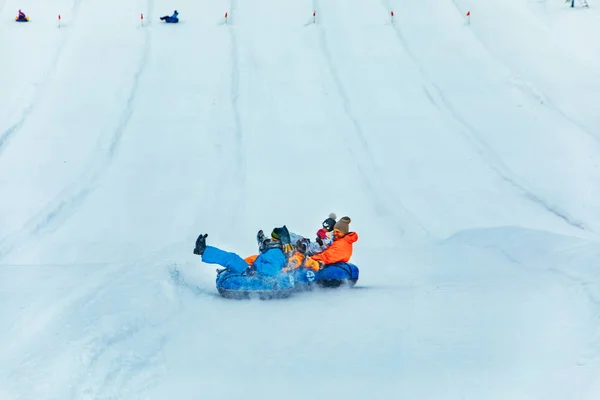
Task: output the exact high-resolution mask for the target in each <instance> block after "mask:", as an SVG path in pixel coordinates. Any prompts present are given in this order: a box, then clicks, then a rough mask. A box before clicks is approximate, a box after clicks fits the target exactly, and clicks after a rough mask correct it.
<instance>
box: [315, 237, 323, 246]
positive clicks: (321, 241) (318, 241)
mask: <svg viewBox="0 0 600 400" xmlns="http://www.w3.org/2000/svg"><path fill="white" fill-rule="evenodd" d="M315 242H317V243H319V246H323V239H321V238H320V237H318V236H317V238H316V239H315Z"/></svg>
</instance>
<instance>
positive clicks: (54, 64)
mask: <svg viewBox="0 0 600 400" xmlns="http://www.w3.org/2000/svg"><path fill="white" fill-rule="evenodd" d="M82 1H83V0H75V1H74V2H73V5H72V7H71V13H72V15H73V21H74V23H73V24H74V25H75V22H76V21H77V13H78V11H79V7H80V5H81V3H82ZM67 39H68V36H67V35H66V34H65V35H63V37H62V39H61V40H60V41H59V44H58V48H57V50H56V52H55V54H54V57H53V58H52V60H51V62H50V67H49V69H48V71H46V74H45V75H44V78H43V79H42V83H41V85H40V86H39V87H38V89H37V90H36V93H35V95H34V97H33V101H32V102H31V104H29V105H28V106H26V107H25V109H24V110H23V112H22V113H21V116H20V117H19V119H18V120H17V121H16V122H15V123H14V124H12V125H11V126H9V127H8V129H6V130H4V131H3V132H2V133H0V155H2V152H3V151H4V149H5V148H6V147H7V146H8V143H9V140H10V139H11V138H12V137H14V136H15V135H16V134H17V132H19V130H21V128H22V127H23V125H25V123H26V122H27V118H28V117H29V116H30V115H31V114H32V113H33V112H34V111H35V109H36V108H37V105H38V104H39V103H40V101H41V100H42V99H43V98H44V96H45V94H46V92H47V90H46V88H47V87H48V84H49V83H50V82H51V81H52V77H53V76H54V74H55V73H56V70H57V68H58V60H59V59H60V56H61V54H62V50H63V48H64V47H65V43H66V42H67Z"/></svg>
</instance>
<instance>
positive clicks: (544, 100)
mask: <svg viewBox="0 0 600 400" xmlns="http://www.w3.org/2000/svg"><path fill="white" fill-rule="evenodd" d="M450 1H452V4H453V5H454V7H455V8H456V9H457V11H458V12H459V13H460V15H462V14H463V9H462V8H461V7H460V5H459V4H458V2H457V0H450ZM470 32H471V34H472V36H473V38H474V39H475V40H477V42H479V44H481V46H482V47H483V48H484V49H485V50H486V51H487V52H488V54H489V55H490V56H491V57H492V58H493V59H494V60H496V62H497V63H498V64H500V65H502V66H503V67H504V68H506V69H507V70H508V71H510V72H511V75H512V78H513V82H512V83H511V84H512V85H513V86H514V87H516V88H517V89H519V90H520V91H521V93H523V94H524V95H526V96H528V97H530V98H533V99H535V100H537V101H538V102H539V103H540V104H541V105H543V106H544V107H546V108H548V109H549V110H551V111H553V112H554V113H556V114H557V115H559V116H560V117H561V118H563V119H564V120H565V121H567V122H569V123H571V124H572V125H574V126H575V127H576V128H577V129H578V130H580V131H581V132H583V133H585V134H586V135H587V136H589V137H590V138H592V139H593V140H594V142H595V143H596V145H600V137H599V136H598V134H597V133H594V132H593V131H592V130H591V129H589V128H587V127H586V126H585V125H584V124H582V123H581V122H579V121H577V120H576V119H574V118H573V117H570V116H569V115H568V114H567V113H565V112H564V111H563V110H561V109H560V108H559V107H558V106H557V105H556V104H554V102H553V101H552V100H551V99H550V98H549V97H548V96H547V95H545V94H544V93H543V92H541V91H539V90H538V89H536V88H535V86H534V85H533V84H531V83H530V82H526V81H525V80H523V79H521V78H520V77H519V74H517V73H516V72H515V71H514V69H513V68H512V67H510V66H509V65H508V64H507V63H506V62H504V61H503V60H502V58H500V56H499V55H498V54H497V53H496V52H494V51H493V50H492V49H491V48H490V47H489V46H488V45H487V44H486V43H485V42H484V41H483V40H482V39H481V38H480V37H479V35H476V34H475V32H474V31H473V30H472V29H471V30H470Z"/></svg>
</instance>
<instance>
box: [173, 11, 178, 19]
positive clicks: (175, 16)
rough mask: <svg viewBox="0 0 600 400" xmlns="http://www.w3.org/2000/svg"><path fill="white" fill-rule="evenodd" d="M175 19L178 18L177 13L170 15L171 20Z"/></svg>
mask: <svg viewBox="0 0 600 400" xmlns="http://www.w3.org/2000/svg"><path fill="white" fill-rule="evenodd" d="M177 17H179V13H177V12H176V13H173V15H171V18H177Z"/></svg>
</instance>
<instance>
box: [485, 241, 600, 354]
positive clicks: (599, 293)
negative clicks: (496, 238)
mask: <svg viewBox="0 0 600 400" xmlns="http://www.w3.org/2000/svg"><path fill="white" fill-rule="evenodd" d="M496 249H497V250H499V252H500V253H501V254H502V255H503V256H504V257H506V258H507V259H508V260H509V261H510V262H511V263H512V264H515V265H518V267H519V268H526V269H528V270H530V271H535V272H540V271H541V272H545V273H548V274H551V275H554V276H557V277H559V278H561V280H567V281H569V282H571V283H572V284H574V285H576V286H577V287H579V288H580V289H581V291H582V293H583V295H584V296H585V297H586V298H587V300H588V301H589V302H590V304H591V305H592V308H594V309H595V310H596V313H595V316H594V318H595V319H596V320H597V326H598V329H597V333H596V334H595V335H594V336H595V337H594V338H593V339H591V341H590V346H591V349H590V350H589V351H588V352H586V353H587V354H584V355H582V356H581V357H580V360H579V361H578V365H588V364H592V363H599V362H600V289H599V288H598V283H600V282H598V281H596V282H594V281H592V280H590V279H589V278H586V277H585V276H583V275H581V274H577V273H575V272H571V271H565V270H562V269H559V268H556V267H545V266H543V265H540V264H533V265H531V264H529V263H523V262H521V261H520V260H518V259H517V258H515V257H513V256H512V255H510V253H509V252H508V251H506V250H504V249H503V248H501V247H496Z"/></svg>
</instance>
